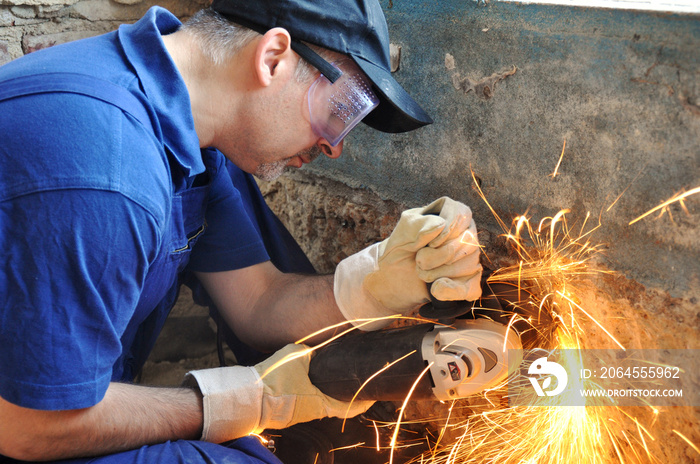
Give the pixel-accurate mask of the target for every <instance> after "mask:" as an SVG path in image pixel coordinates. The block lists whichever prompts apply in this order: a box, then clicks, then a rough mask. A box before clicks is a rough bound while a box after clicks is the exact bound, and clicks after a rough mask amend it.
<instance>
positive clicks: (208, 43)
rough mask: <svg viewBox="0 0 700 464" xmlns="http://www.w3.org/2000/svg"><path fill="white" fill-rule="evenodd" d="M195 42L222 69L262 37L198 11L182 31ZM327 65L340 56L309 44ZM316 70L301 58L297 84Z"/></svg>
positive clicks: (295, 76)
mask: <svg viewBox="0 0 700 464" xmlns="http://www.w3.org/2000/svg"><path fill="white" fill-rule="evenodd" d="M181 30H182V31H184V32H186V33H188V34H189V35H191V36H192V37H194V38H195V40H196V41H197V43H198V44H199V46H200V48H201V49H202V51H203V52H204V54H205V55H206V56H207V57H208V58H209V59H210V60H211V61H212V62H213V63H214V64H215V65H216V66H220V65H222V64H224V63H225V62H226V61H228V60H229V59H230V58H232V57H233V56H234V55H235V54H236V53H238V52H239V51H240V50H241V49H243V48H244V47H245V46H246V45H248V44H249V43H250V42H252V41H253V40H255V39H256V38H258V37H260V34H259V33H257V32H255V31H253V30H252V29H249V28H247V27H243V26H240V25H238V24H236V23H233V22H231V21H229V20H227V19H226V18H224V17H223V16H221V15H220V14H219V13H218V12H216V11H214V10H213V9H211V8H206V9H203V10H200V11H198V12H197V13H195V14H194V16H192V17H191V18H190V19H189V20H187V21H186V22H185V23H184V24H183V25H182V28H181ZM306 45H308V46H309V47H310V48H311V49H313V50H314V51H315V52H316V53H318V54H319V55H321V56H322V57H323V58H325V59H326V60H328V61H335V60H336V59H337V57H338V56H340V55H339V54H338V53H335V52H332V51H330V50H327V49H325V48H322V47H318V46H316V45H313V44H306ZM316 72H317V70H316V68H314V67H313V66H312V65H310V64H309V63H308V62H307V61H306V60H304V59H303V58H301V57H300V59H299V63H298V64H297V67H296V69H295V71H294V78H295V79H296V80H297V81H298V82H306V81H308V80H311V78H312V77H313V76H315V75H316Z"/></svg>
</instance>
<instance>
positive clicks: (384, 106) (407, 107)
mask: <svg viewBox="0 0 700 464" xmlns="http://www.w3.org/2000/svg"><path fill="white" fill-rule="evenodd" d="M351 56H352V58H353V60H354V61H355V63H357V65H358V66H359V67H360V69H362V71H363V72H364V73H365V74H366V75H367V77H368V78H369V80H370V81H372V84H374V90H376V91H377V97H379V106H377V107H376V108H375V109H374V110H373V111H372V112H371V113H369V114H368V115H367V116H366V117H365V118H364V119H363V120H362V122H364V123H365V124H367V125H368V126H370V127H371V128H373V129H377V130H380V131H382V132H391V133H397V132H408V131H412V130H415V129H418V128H420V127H423V126H425V125H428V124H432V122H433V120H432V119H431V118H430V116H428V113H426V112H425V111H424V110H423V108H421V107H420V105H419V104H418V103H416V101H415V100H414V99H413V98H411V96H410V95H409V94H408V93H407V92H406V91H405V90H404V89H403V87H401V86H400V85H399V83H398V82H396V80H395V79H394V77H393V76H392V75H391V73H390V72H388V71H386V70H385V69H383V68H381V67H379V66H377V65H375V64H373V63H371V62H369V61H367V60H365V59H363V58H362V57H359V56H355V55H351Z"/></svg>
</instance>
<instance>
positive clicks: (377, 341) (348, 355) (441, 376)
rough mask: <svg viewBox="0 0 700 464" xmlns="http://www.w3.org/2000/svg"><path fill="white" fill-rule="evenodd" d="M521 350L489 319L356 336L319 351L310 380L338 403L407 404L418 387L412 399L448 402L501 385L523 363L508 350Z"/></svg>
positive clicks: (516, 339)
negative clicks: (405, 401) (391, 402)
mask: <svg viewBox="0 0 700 464" xmlns="http://www.w3.org/2000/svg"><path fill="white" fill-rule="evenodd" d="M520 349H522V345H521V342H520V338H519V336H518V334H517V333H516V332H515V331H513V330H511V329H508V328H507V326H505V325H503V324H499V323H496V322H493V321H490V320H486V319H472V320H468V319H459V320H457V321H455V322H454V323H453V325H452V326H443V325H438V324H430V323H428V324H419V325H415V326H409V327H402V328H398V329H390V330H381V331H376V332H356V333H353V334H349V335H346V336H344V337H341V338H339V339H338V340H335V341H334V342H332V343H330V344H329V345H327V346H325V347H323V348H321V349H320V350H318V351H317V352H316V354H315V356H314V357H313V358H312V359H311V364H310V368H309V378H310V379H311V382H312V383H313V384H314V385H315V386H316V387H318V388H319V389H320V390H321V391H322V392H323V393H325V394H327V395H329V396H331V397H333V398H336V399H339V400H345V401H349V400H351V399H352V398H353V397H354V396H355V394H357V398H359V399H368V400H377V401H402V400H404V399H405V398H406V396H407V395H408V394H409V392H410V391H411V388H413V393H412V394H411V399H413V400H432V401H435V400H442V401H445V400H450V399H456V398H464V397H467V396H470V395H474V394H476V393H479V392H481V391H483V390H485V389H488V388H494V387H496V386H498V385H499V384H500V383H502V382H503V381H504V380H505V379H506V378H507V376H508V373H509V372H512V371H513V370H514V368H515V367H516V366H517V365H518V364H519V363H520V361H521V359H519V355H516V354H515V353H516V352H514V351H509V350H520ZM409 353H412V354H409ZM509 354H510V356H509ZM405 355H408V356H407V357H406V358H405V359H402V360H401V361H398V362H397V363H395V364H394V365H392V366H391V367H389V368H388V369H386V370H384V371H383V372H381V373H380V374H378V375H376V376H375V377H374V378H372V376H374V375H375V374H377V372H379V371H380V370H381V369H382V368H384V367H385V366H387V365H388V364H389V363H391V362H393V361H396V360H398V359H399V358H401V357H403V356H405ZM428 366H430V367H429V368H428ZM426 368H428V371H427V372H426V373H425V374H424V375H423V376H422V377H421V373H422V372H423V371H424V370H425V369H426ZM419 377H420V380H418V379H419ZM370 378H371V380H369V381H368V382H367V383H366V385H364V387H363V384H364V383H365V382H366V381H367V380H368V379H370ZM414 384H415V387H414Z"/></svg>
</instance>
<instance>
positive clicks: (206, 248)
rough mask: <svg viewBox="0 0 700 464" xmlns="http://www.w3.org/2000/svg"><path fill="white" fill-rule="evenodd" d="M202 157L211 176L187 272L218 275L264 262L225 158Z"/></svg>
mask: <svg viewBox="0 0 700 464" xmlns="http://www.w3.org/2000/svg"><path fill="white" fill-rule="evenodd" d="M204 156H205V157H206V162H207V169H208V172H209V173H210V175H211V189H210V194H209V202H208V203H207V211H206V221H207V229H206V232H205V233H204V235H203V236H202V238H200V239H199V241H198V242H197V245H196V246H195V247H194V249H193V250H192V256H191V258H190V262H189V265H188V269H190V270H192V271H201V272H220V271H228V270H233V269H241V268H244V267H248V266H252V265H254V264H258V263H261V262H264V261H268V260H269V259H270V258H269V256H268V254H267V251H266V250H265V245H264V242H263V239H262V238H261V236H260V232H259V231H258V229H257V228H256V227H255V226H254V224H253V221H252V220H251V218H250V216H249V213H248V212H247V210H246V208H245V205H244V203H243V200H242V198H241V194H240V192H239V191H238V189H237V188H236V187H235V186H234V183H233V180H232V178H231V176H230V175H229V173H228V171H227V169H226V159H225V157H224V156H223V155H222V154H221V153H219V152H218V151H216V150H205V151H204Z"/></svg>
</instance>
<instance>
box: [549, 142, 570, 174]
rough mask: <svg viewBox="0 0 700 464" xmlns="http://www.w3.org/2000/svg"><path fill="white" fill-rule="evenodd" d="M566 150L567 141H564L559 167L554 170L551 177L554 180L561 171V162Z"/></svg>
mask: <svg viewBox="0 0 700 464" xmlns="http://www.w3.org/2000/svg"><path fill="white" fill-rule="evenodd" d="M565 149H566V139H564V146H563V147H561V155H559V162H558V163H557V167H555V168H554V172H553V173H551V174H550V175H549V177H551V178H552V179H554V178H555V177H557V172H558V171H559V166H560V165H561V160H563V159H564V150H565Z"/></svg>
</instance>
